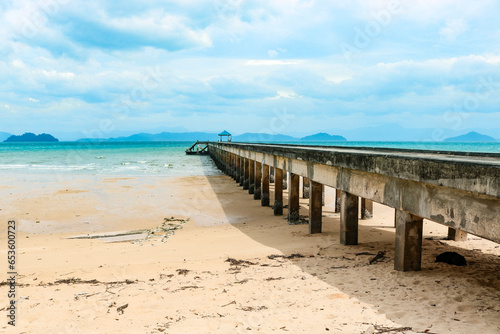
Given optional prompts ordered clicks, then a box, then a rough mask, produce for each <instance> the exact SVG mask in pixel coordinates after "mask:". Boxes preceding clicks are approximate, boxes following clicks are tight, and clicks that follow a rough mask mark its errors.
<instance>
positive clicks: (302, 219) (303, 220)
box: [283, 215, 309, 225]
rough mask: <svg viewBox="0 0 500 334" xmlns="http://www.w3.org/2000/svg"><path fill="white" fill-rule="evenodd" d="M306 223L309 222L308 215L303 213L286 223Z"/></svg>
mask: <svg viewBox="0 0 500 334" xmlns="http://www.w3.org/2000/svg"><path fill="white" fill-rule="evenodd" d="M283 219H287V220H288V217H285V218H283ZM306 224H309V217H308V216H303V215H299V218H298V219H297V220H296V221H288V225H306Z"/></svg>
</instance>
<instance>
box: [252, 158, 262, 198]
mask: <svg viewBox="0 0 500 334" xmlns="http://www.w3.org/2000/svg"><path fill="white" fill-rule="evenodd" d="M254 186H255V188H254V192H253V199H261V198H262V164H261V163H260V162H258V161H256V162H255V182H254Z"/></svg>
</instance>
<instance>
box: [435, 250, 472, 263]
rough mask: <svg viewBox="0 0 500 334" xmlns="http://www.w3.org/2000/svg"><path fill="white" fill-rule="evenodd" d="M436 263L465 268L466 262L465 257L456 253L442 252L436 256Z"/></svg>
mask: <svg viewBox="0 0 500 334" xmlns="http://www.w3.org/2000/svg"><path fill="white" fill-rule="evenodd" d="M436 262H444V263H447V264H451V265H454V266H466V265H467V261H466V260H465V257H463V256H462V255H460V254H458V253H457V252H444V253H441V254H439V255H438V256H436Z"/></svg>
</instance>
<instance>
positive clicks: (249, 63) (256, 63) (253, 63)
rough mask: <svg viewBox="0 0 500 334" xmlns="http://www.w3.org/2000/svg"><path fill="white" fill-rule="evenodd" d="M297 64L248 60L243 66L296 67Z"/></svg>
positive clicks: (284, 61)
mask: <svg viewBox="0 0 500 334" xmlns="http://www.w3.org/2000/svg"><path fill="white" fill-rule="evenodd" d="M297 64H298V62H297V61H295V60H266V59H254V60H248V61H247V62H246V63H245V65H247V66H278V65H297Z"/></svg>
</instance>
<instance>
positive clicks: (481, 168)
mask: <svg viewBox="0 0 500 334" xmlns="http://www.w3.org/2000/svg"><path fill="white" fill-rule="evenodd" d="M207 146H208V151H209V152H210V155H211V156H212V158H213V159H214V160H215V162H216V163H217V165H218V166H219V168H221V169H222V170H223V171H224V172H226V173H227V174H229V175H230V176H232V177H234V178H235V179H236V181H237V182H239V183H240V184H242V185H244V189H248V190H249V192H250V193H252V194H253V195H254V198H255V199H261V200H262V204H263V205H268V204H269V180H270V179H272V178H273V176H274V175H273V174H269V171H270V170H273V171H274V173H275V175H276V177H274V179H275V182H276V187H275V188H276V189H277V192H278V193H277V194H276V195H275V197H276V198H275V201H274V202H272V203H274V209H275V214H282V209H281V211H280V210H279V208H280V207H283V203H282V193H281V192H282V191H283V190H282V189H283V188H285V189H286V186H288V187H289V203H288V219H289V220H290V221H291V222H293V220H294V219H297V217H298V216H299V215H298V210H299V205H298V203H299V201H298V196H299V195H298V194H299V189H298V187H299V178H300V177H302V178H304V180H307V181H306V182H304V184H306V186H309V187H308V188H309V193H310V197H309V217H310V219H309V231H310V233H320V232H321V224H322V222H321V210H322V209H321V202H322V196H323V189H324V186H329V187H332V188H335V189H336V190H337V201H338V204H339V205H338V210H339V212H340V218H341V219H340V220H341V223H340V240H341V243H342V244H345V245H355V244H357V243H358V200H359V198H361V199H362V210H363V212H362V215H363V214H368V216H369V214H370V213H369V212H365V210H366V211H370V207H371V205H370V204H371V203H372V201H375V202H378V203H381V204H384V205H387V206H389V207H392V208H394V209H395V210H396V214H395V227H396V258H395V269H397V270H403V271H407V270H420V257H421V245H422V221H423V219H424V218H426V219H429V220H431V221H434V222H437V223H440V224H443V225H446V226H448V227H449V229H450V235H452V236H453V237H454V238H456V240H460V239H461V238H462V239H463V238H464V236H465V237H466V233H471V234H474V235H477V236H480V237H483V238H486V239H489V240H492V241H494V242H497V243H500V154H487V153H464V152H442V151H426V150H400V149H385V148H367V147H364V148H354V147H352V148H351V147H332V146H307V145H283V144H279V145H278V144H249V143H234V142H231V143H227V142H224V143H220V142H217V143H216V142H214V143H208V144H207ZM266 173H268V174H267V175H266ZM287 174H289V180H290V183H289V184H288V185H287V184H286V181H283V178H282V177H281V176H282V175H284V176H286V175H287ZM278 175H279V177H278ZM283 182H285V184H284V185H283Z"/></svg>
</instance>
